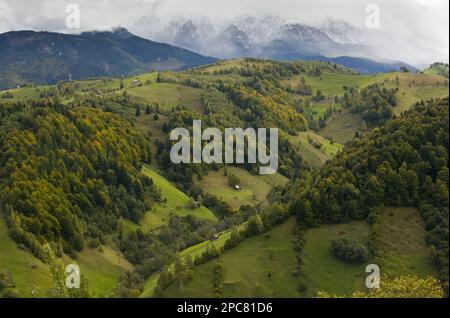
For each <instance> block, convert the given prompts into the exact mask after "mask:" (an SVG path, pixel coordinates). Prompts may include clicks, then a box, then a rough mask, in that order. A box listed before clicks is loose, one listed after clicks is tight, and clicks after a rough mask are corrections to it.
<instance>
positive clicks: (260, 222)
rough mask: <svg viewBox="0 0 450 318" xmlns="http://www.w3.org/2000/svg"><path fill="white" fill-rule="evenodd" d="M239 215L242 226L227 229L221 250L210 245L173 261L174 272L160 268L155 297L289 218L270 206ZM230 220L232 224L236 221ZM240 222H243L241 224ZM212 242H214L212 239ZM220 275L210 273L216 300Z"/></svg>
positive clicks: (285, 212)
mask: <svg viewBox="0 0 450 318" xmlns="http://www.w3.org/2000/svg"><path fill="white" fill-rule="evenodd" d="M240 213H241V214H242V218H241V221H242V222H241V223H234V225H235V226H233V227H232V228H231V229H229V231H230V232H231V233H230V238H229V239H227V240H226V241H225V243H224V245H223V246H222V247H219V248H218V247H216V246H214V245H213V244H210V245H209V246H208V247H207V248H206V249H205V251H204V252H203V253H202V254H200V255H198V256H196V257H195V258H194V259H193V258H192V257H191V256H190V255H187V256H186V257H185V258H183V259H181V258H180V257H175V261H174V266H173V267H174V268H172V266H171V265H166V266H164V267H163V268H162V270H161V272H160V276H159V278H158V281H157V286H156V288H155V294H156V295H157V296H161V294H162V292H163V291H164V290H165V289H166V288H167V287H169V286H170V285H171V284H172V283H174V282H178V283H179V284H180V288H181V289H182V286H183V284H184V283H186V282H187V281H189V280H190V279H191V278H192V277H193V276H192V274H193V272H192V270H193V266H198V265H201V264H204V263H207V262H209V261H212V260H214V259H217V258H219V257H220V255H221V254H223V253H224V252H225V251H226V250H229V249H232V248H234V247H236V246H238V245H239V244H240V243H241V242H242V241H244V240H245V239H246V238H249V237H253V236H257V235H260V234H262V233H264V232H267V231H269V230H270V229H271V228H273V227H274V226H276V225H279V224H281V223H283V222H284V221H286V220H287V218H289V216H291V213H290V211H289V209H287V207H286V206H285V205H282V204H272V205H271V206H269V207H267V208H264V209H262V210H261V211H259V210H258V209H257V208H255V207H252V206H242V207H241V211H240ZM234 220H235V221H236V219H234ZM244 220H247V221H246V222H244ZM216 233H217V232H216ZM212 240H215V238H213V239H212ZM177 264H178V265H177ZM180 269H181V270H180ZM220 274H221V273H220V270H219V269H218V268H217V272H216V270H215V273H214V291H215V292H214V294H215V296H216V297H221V296H222V288H221V278H220Z"/></svg>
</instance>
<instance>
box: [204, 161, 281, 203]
mask: <svg viewBox="0 0 450 318" xmlns="http://www.w3.org/2000/svg"><path fill="white" fill-rule="evenodd" d="M227 173H228V175H234V176H236V177H238V178H239V180H240V181H241V183H240V185H239V186H240V188H241V189H240V190H236V189H233V188H232V187H231V186H230V185H228V182H227V176H225V175H224V170H223V169H220V170H219V171H212V172H210V173H208V174H207V175H206V176H204V177H203V178H202V179H201V180H200V183H199V185H200V186H201V187H202V189H203V190H204V191H206V192H207V193H210V194H212V195H215V196H217V197H218V198H220V199H221V200H223V201H225V202H227V203H228V204H230V206H231V207H232V208H235V209H239V207H240V206H241V205H245V204H248V205H257V204H258V203H266V202H267V199H266V197H267V195H268V194H269V192H270V190H271V188H272V187H273V186H275V185H284V184H286V183H287V178H285V177H284V176H282V175H280V174H278V173H276V174H274V175H270V176H269V175H252V174H250V173H249V172H248V171H247V170H245V169H242V168H237V167H227Z"/></svg>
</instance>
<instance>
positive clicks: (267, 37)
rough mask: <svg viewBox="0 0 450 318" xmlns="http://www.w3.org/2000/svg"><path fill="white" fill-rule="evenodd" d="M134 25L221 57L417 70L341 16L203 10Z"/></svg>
mask: <svg viewBox="0 0 450 318" xmlns="http://www.w3.org/2000/svg"><path fill="white" fill-rule="evenodd" d="M130 29H132V30H133V32H135V33H136V34H139V35H140V36H143V37H145V38H151V39H154V40H156V41H160V42H165V43H170V44H172V45H175V46H179V47H184V48H187V49H190V50H193V51H195V52H199V53H201V54H204V55H208V56H215V57H217V58H222V59H229V58H239V57H249V56H251V57H257V58H267V59H274V60H281V61H291V60H321V61H329V62H335V63H339V64H342V65H344V66H347V67H349V68H353V69H355V70H357V71H359V72H361V73H378V72H389V71H392V70H399V69H400V68H401V67H406V68H408V69H409V70H410V71H416V68H415V67H413V66H411V65H408V64H406V63H403V62H399V61H386V60H383V59H381V58H380V57H379V56H377V54H376V53H375V52H377V51H379V50H376V47H373V45H372V44H371V41H370V39H369V37H368V35H367V34H365V32H364V31H363V30H361V29H358V28H356V27H354V26H353V25H351V24H349V23H347V22H345V21H342V20H335V19H327V20H324V21H322V22H320V23H308V24H306V23H304V22H299V21H294V20H284V19H281V18H279V17H275V16H263V17H254V16H248V15H245V16H240V17H236V18H233V19H230V20H228V21H226V22H222V23H218V22H212V21H211V20H209V19H208V18H206V17H202V16H198V17H189V18H183V17H176V18H172V19H161V18H159V17H156V16H149V17H145V18H142V19H140V20H138V21H137V22H135V23H133V24H132V25H131V26H130Z"/></svg>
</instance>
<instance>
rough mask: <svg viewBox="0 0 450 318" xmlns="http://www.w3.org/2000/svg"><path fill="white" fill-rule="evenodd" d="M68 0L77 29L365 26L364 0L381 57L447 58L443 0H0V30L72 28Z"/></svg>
mask: <svg viewBox="0 0 450 318" xmlns="http://www.w3.org/2000/svg"><path fill="white" fill-rule="evenodd" d="M71 3H75V4H78V5H79V7H80V10H81V29H80V30H77V31H78V32H79V31H84V30H99V29H111V28H112V27H115V26H125V27H130V26H132V25H133V23H134V22H135V21H137V20H139V19H140V18H142V17H144V16H152V15H157V16H160V17H171V16H190V15H202V16H207V17H209V18H210V19H211V20H223V19H226V18H230V17H233V16H238V15H243V14H250V15H260V14H266V15H267V14H269V15H276V16H279V17H281V18H285V19H295V20H299V21H305V22H308V21H320V20H324V19H326V18H328V17H333V18H339V19H343V20H345V21H347V22H349V23H351V24H353V25H355V26H357V27H360V28H365V27H366V26H365V21H366V18H367V15H368V14H367V13H366V12H365V9H366V6H367V5H368V4H376V5H378V7H379V8H380V28H379V29H377V30H375V31H374V30H368V32H369V33H374V34H375V33H376V38H377V39H378V40H379V43H380V46H382V47H380V50H383V51H385V52H386V54H385V57H386V58H391V59H393V58H395V59H398V60H404V61H407V62H409V63H413V64H416V65H418V64H425V63H429V62H432V61H435V60H440V61H445V62H448V60H449V57H448V55H449V13H448V11H449V1H448V0H339V1H335V0H121V1H119V0H34V1H32V0H0V33H2V32H7V31H13V30H23V29H27V30H45V31H57V32H64V33H69V32H71V33H73V32H74V30H70V29H67V28H66V27H65V19H66V15H67V13H66V11H65V9H66V5H67V4H71ZM130 31H131V32H133V30H132V29H131V28H130Z"/></svg>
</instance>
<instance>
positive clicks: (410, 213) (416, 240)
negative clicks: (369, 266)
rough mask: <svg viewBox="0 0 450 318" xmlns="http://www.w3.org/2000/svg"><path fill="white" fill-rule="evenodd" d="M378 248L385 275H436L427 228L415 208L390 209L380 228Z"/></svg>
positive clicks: (383, 214) (378, 226)
mask: <svg viewBox="0 0 450 318" xmlns="http://www.w3.org/2000/svg"><path fill="white" fill-rule="evenodd" d="M376 232H377V239H376V241H375V247H376V250H377V251H378V254H379V255H380V256H378V260H377V261H378V262H379V263H380V264H379V265H380V269H381V271H382V273H384V274H387V275H388V276H393V277H397V276H400V275H416V276H418V277H427V276H435V275H436V267H435V265H434V264H433V256H432V251H431V249H430V248H429V247H427V245H426V242H425V236H426V233H425V227H424V224H423V221H422V218H421V216H420V213H419V211H418V210H417V209H415V208H407V207H400V208H394V207H390V208H386V209H384V210H383V211H382V213H381V215H380V220H379V223H378V225H377V227H376Z"/></svg>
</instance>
